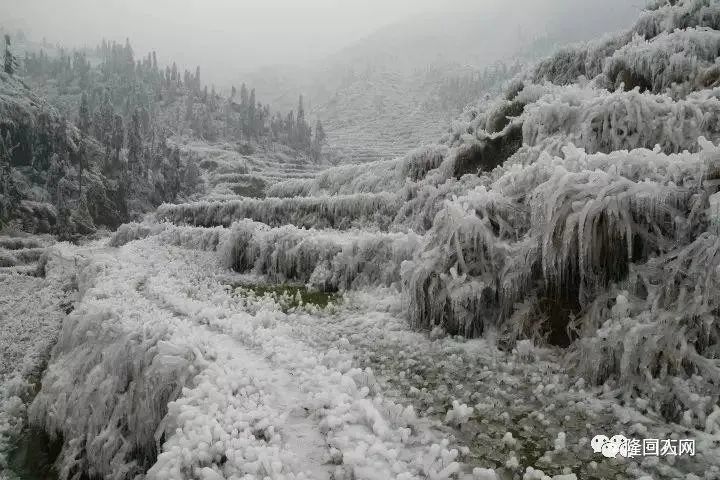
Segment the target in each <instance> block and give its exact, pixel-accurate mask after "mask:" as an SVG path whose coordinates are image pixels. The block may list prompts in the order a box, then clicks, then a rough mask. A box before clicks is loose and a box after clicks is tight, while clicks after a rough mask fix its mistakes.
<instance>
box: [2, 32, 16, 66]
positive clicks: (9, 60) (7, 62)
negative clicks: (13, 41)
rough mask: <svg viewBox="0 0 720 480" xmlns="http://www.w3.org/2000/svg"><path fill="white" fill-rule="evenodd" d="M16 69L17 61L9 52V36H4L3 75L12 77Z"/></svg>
mask: <svg viewBox="0 0 720 480" xmlns="http://www.w3.org/2000/svg"><path fill="white" fill-rule="evenodd" d="M16 69H17V60H16V59H15V55H13V54H12V51H11V50H10V35H8V34H7V33H6V34H5V73H7V74H8V75H14V74H15V70H16Z"/></svg>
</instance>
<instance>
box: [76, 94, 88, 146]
mask: <svg viewBox="0 0 720 480" xmlns="http://www.w3.org/2000/svg"><path fill="white" fill-rule="evenodd" d="M78 128H79V129H80V131H81V132H82V133H83V134H85V135H87V134H88V133H89V132H90V106H89V105H88V97H87V93H85V92H83V93H82V96H81V97H80V110H79V115H78Z"/></svg>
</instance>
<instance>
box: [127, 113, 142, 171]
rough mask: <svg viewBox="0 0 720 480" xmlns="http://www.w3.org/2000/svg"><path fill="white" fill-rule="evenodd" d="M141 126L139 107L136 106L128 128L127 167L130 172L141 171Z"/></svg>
mask: <svg viewBox="0 0 720 480" xmlns="http://www.w3.org/2000/svg"><path fill="white" fill-rule="evenodd" d="M141 157H142V126H141V120H140V109H138V108H136V109H135V111H134V112H133V114H132V117H131V119H130V129H129V130H128V167H129V169H130V171H132V172H140V171H142V158H141Z"/></svg>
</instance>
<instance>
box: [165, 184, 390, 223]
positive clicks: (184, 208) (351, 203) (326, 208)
mask: <svg viewBox="0 0 720 480" xmlns="http://www.w3.org/2000/svg"><path fill="white" fill-rule="evenodd" d="M400 205H401V200H400V198H399V197H398V196H397V195H395V194H393V193H389V192H384V193H377V194H370V193H368V194H354V195H342V196H321V197H297V198H265V199H254V198H243V199H240V200H232V201H227V202H197V203H189V204H180V205H170V204H164V205H161V206H160V207H159V208H158V209H157V217H158V219H159V220H161V221H169V222H173V223H176V224H189V225H194V226H199V227H215V226H226V227H227V226H230V224H232V223H233V222H235V221H237V220H242V219H246V218H247V219H252V220H255V221H258V222H262V223H265V224H268V225H270V226H281V225H287V224H291V225H296V226H298V227H307V228H310V227H316V228H336V229H347V228H351V227H360V226H375V227H376V228H379V229H387V228H388V227H389V225H390V223H391V222H392V219H393V218H394V217H395V214H396V213H397V210H398V209H399V208H400Z"/></svg>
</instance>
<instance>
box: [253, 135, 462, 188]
mask: <svg viewBox="0 0 720 480" xmlns="http://www.w3.org/2000/svg"><path fill="white" fill-rule="evenodd" d="M447 154H448V148H447V147H445V146H438V145H433V146H429V147H422V148H419V149H417V150H415V151H413V152H410V153H408V154H407V155H406V156H404V157H401V158H398V159H394V160H382V161H377V162H370V163H364V164H356V165H343V166H339V167H334V168H330V169H328V170H325V171H324V172H322V173H320V174H318V175H317V176H316V177H315V178H313V179H299V180H288V181H285V182H280V183H278V184H275V185H273V186H271V187H270V188H268V191H267V194H268V196H270V197H308V196H318V195H351V194H355V193H380V192H396V191H398V190H400V189H402V188H403V187H404V186H405V184H406V182H416V181H418V180H421V179H422V178H424V177H425V175H426V174H427V172H429V171H430V170H433V169H435V168H437V167H439V166H440V164H441V163H442V161H443V160H444V158H445V157H446V156H447Z"/></svg>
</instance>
